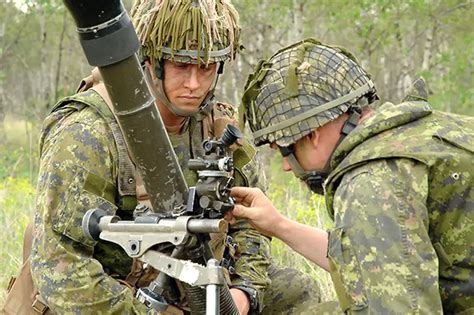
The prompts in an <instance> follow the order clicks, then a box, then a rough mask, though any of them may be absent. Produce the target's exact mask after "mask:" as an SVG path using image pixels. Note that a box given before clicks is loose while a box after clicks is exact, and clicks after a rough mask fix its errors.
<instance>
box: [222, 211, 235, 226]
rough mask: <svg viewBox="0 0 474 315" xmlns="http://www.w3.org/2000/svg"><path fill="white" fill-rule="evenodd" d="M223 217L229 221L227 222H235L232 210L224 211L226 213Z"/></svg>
mask: <svg viewBox="0 0 474 315" xmlns="http://www.w3.org/2000/svg"><path fill="white" fill-rule="evenodd" d="M224 219H225V220H226V221H227V222H229V224H235V222H236V220H235V217H234V215H233V214H232V212H226V214H224Z"/></svg>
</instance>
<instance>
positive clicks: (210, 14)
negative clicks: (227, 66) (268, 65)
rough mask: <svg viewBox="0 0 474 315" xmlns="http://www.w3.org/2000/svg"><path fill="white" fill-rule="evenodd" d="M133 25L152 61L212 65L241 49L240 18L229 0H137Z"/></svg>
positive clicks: (133, 14) (230, 58)
mask: <svg viewBox="0 0 474 315" xmlns="http://www.w3.org/2000/svg"><path fill="white" fill-rule="evenodd" d="M131 17H132V22H133V24H134V26H135V29H136V31H137V34H138V37H139V39H140V42H141V44H142V48H141V54H142V56H143V57H148V58H150V59H151V60H152V61H156V60H161V59H162V58H163V59H170V60H173V61H177V62H185V63H197V64H206V65H207V64H209V63H213V62H220V61H225V60H227V59H229V60H233V59H234V58H235V55H236V54H237V52H238V51H239V50H240V49H241V45H240V42H239V39H240V25H239V15H238V12H237V11H236V10H235V8H234V7H233V5H232V4H231V2H230V0H136V1H135V3H134V5H133V7H132V11H131Z"/></svg>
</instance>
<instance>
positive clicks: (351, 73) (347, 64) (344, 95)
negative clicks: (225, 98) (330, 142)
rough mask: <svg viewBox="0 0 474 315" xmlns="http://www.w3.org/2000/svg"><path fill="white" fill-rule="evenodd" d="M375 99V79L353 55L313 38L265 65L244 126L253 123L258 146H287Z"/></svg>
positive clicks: (248, 93) (252, 89)
mask: <svg viewBox="0 0 474 315" xmlns="http://www.w3.org/2000/svg"><path fill="white" fill-rule="evenodd" d="M375 99H377V95H376V91H375V87H374V84H373V83H372V81H371V79H370V76H369V74H368V73H367V72H365V71H364V70H363V69H362V68H361V67H360V65H359V63H358V61H357V60H356V58H355V57H354V56H353V55H352V54H351V53H349V52H348V51H346V50H344V49H343V48H340V47H332V46H327V45H323V44H321V43H320V42H319V41H317V40H315V39H312V38H309V39H305V40H303V41H300V42H297V43H295V44H292V45H290V46H287V47H285V48H283V49H281V50H279V51H278V52H277V53H276V54H274V55H273V56H272V57H271V58H270V59H269V60H262V61H260V62H259V64H258V65H257V66H256V69H255V71H254V73H253V74H251V75H250V76H249V78H248V80H247V83H246V85H245V92H244V95H243V98H242V105H241V109H240V114H241V123H242V124H243V123H244V122H245V121H248V122H249V125H250V129H251V130H252V132H253V135H254V141H255V144H256V145H262V144H265V143H273V142H276V144H277V145H279V146H280V147H286V146H289V145H290V144H292V143H294V142H296V141H297V140H299V139H300V138H302V137H304V136H306V135H308V134H309V133H311V132H312V131H313V130H314V129H316V128H318V127H320V126H322V125H324V124H326V123H327V122H329V121H331V120H334V119H336V118H337V117H339V116H340V115H342V114H343V113H345V112H347V111H349V109H351V108H354V107H357V108H359V109H360V108H362V107H364V106H367V105H368V104H369V103H371V102H373V101H374V100H375Z"/></svg>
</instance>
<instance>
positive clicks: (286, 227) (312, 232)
mask: <svg viewBox="0 0 474 315" xmlns="http://www.w3.org/2000/svg"><path fill="white" fill-rule="evenodd" d="M273 232H274V233H275V236H276V237H277V238H279V239H281V240H282V241H283V242H285V243H286V244H287V245H288V246H290V247H291V248H292V249H293V250H295V251H296V252H298V253H300V254H301V255H303V256H304V257H306V258H307V259H309V260H311V261H312V262H314V263H315V264H317V265H318V266H320V267H321V268H323V269H325V270H326V271H329V261H328V259H327V257H326V254H327V248H328V234H327V232H326V231H323V230H321V229H318V228H313V227H310V226H307V225H304V224H301V223H298V222H296V221H293V220H290V219H288V218H284V219H283V220H282V221H281V222H280V224H278V225H277V226H276V227H275V230H274V231H273Z"/></svg>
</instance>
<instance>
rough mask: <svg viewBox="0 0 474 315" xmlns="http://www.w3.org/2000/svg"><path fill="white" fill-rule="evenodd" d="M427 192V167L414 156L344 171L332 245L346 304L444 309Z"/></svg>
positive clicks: (363, 309) (356, 308) (371, 310)
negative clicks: (430, 236)
mask: <svg viewBox="0 0 474 315" xmlns="http://www.w3.org/2000/svg"><path fill="white" fill-rule="evenodd" d="M427 196H428V169H427V168H426V167H425V166H424V165H422V164H420V163H417V162H414V161H412V160H409V159H387V160H379V161H375V162H370V163H368V164H366V165H364V166H362V167H359V168H357V169H355V170H352V171H350V172H349V173H347V174H346V175H344V177H343V179H342V181H341V183H340V185H339V187H338V188H337V191H336V194H335V198H334V210H335V224H336V228H335V229H334V230H333V231H331V233H330V237H329V249H328V256H329V259H330V263H331V275H332V278H333V282H334V285H335V288H336V292H337V293H338V298H339V300H340V304H341V307H342V308H343V310H344V311H348V312H349V313H357V314H359V313H360V314H392V313H397V314H415V313H425V314H438V313H442V306H441V298H440V294H439V285H438V259H437V256H436V253H435V250H434V248H433V246H432V243H431V241H430V238H429V235H428V231H429V225H428V224H429V217H428V211H427V207H426V200H427Z"/></svg>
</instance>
